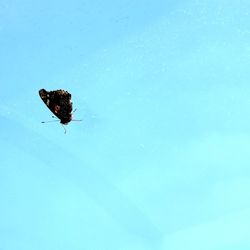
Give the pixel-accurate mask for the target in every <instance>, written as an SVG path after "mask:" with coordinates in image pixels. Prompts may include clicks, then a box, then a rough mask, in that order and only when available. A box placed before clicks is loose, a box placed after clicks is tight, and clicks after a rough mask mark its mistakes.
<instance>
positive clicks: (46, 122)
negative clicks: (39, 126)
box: [41, 120, 60, 123]
mask: <svg viewBox="0 0 250 250" xmlns="http://www.w3.org/2000/svg"><path fill="white" fill-rule="evenodd" d="M58 121H60V120H53V121H42V122H41V123H49V122H58Z"/></svg>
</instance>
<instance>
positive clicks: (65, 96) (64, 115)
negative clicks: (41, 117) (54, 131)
mask: <svg viewBox="0 0 250 250" xmlns="http://www.w3.org/2000/svg"><path fill="white" fill-rule="evenodd" d="M39 95H40V97H41V99H42V100H43V102H44V103H45V105H46V106H47V107H48V108H49V109H50V111H51V112H52V113H53V114H54V115H55V116H56V117H57V118H58V119H59V120H60V123H61V124H62V125H67V124H68V123H69V122H71V121H72V109H73V108H72V101H71V94H70V93H69V92H67V91H65V90H62V89H59V90H53V91H47V90H45V89H40V90H39ZM74 121H81V120H74ZM43 123H44V122H43ZM64 130H65V133H66V129H65V128H64Z"/></svg>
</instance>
